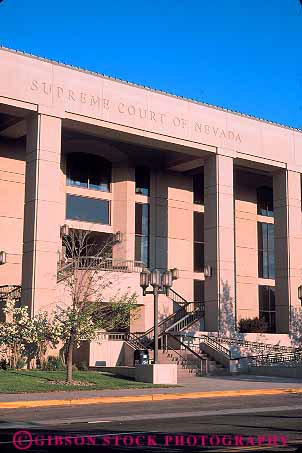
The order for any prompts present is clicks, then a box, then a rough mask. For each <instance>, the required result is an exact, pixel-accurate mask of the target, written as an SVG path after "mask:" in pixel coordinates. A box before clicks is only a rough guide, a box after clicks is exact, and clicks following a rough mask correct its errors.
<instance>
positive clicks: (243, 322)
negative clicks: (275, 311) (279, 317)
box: [238, 317, 268, 333]
mask: <svg viewBox="0 0 302 453" xmlns="http://www.w3.org/2000/svg"><path fill="white" fill-rule="evenodd" d="M238 327H239V332H241V333H248V332H258V333H265V332H268V325H267V323H266V322H265V321H264V320H263V319H261V318H260V319H259V318H257V317H256V318H242V319H240V321H239V323H238Z"/></svg>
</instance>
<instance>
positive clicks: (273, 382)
mask: <svg viewBox="0 0 302 453" xmlns="http://www.w3.org/2000/svg"><path fill="white" fill-rule="evenodd" d="M0 386H1V382H0ZM291 388H292V389H294V388H300V389H301V390H302V379H292V378H278V377H266V376H236V377H235V376H221V377H210V378H206V377H200V378H198V377H196V378H192V380H191V381H190V382H188V383H186V384H182V385H179V386H177V387H166V388H163V387H156V388H155V387H153V388H136V389H134V388H131V389H118V390H91V391H87V390H84V391H79V390H78V391H68V392H67V391H66V392H49V393H21V394H20V393H8V394H1V393H0V403H1V402H9V401H12V402H13V401H16V402H19V401H46V400H66V399H68V400H77V399H81V398H100V397H131V396H135V395H157V394H161V395H164V394H175V395H177V394H184V393H197V392H203V393H204V392H230V391H240V390H255V391H256V390H257V391H258V390H259V393H261V390H262V389H291Z"/></svg>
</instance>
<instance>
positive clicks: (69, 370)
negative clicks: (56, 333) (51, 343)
mask: <svg viewBox="0 0 302 453" xmlns="http://www.w3.org/2000/svg"><path fill="white" fill-rule="evenodd" d="M73 348H74V334H71V336H70V342H69V345H68V351H67V377H66V382H67V383H68V384H72V356H73Z"/></svg>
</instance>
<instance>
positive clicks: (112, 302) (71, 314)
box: [55, 230, 137, 383]
mask: <svg viewBox="0 0 302 453" xmlns="http://www.w3.org/2000/svg"><path fill="white" fill-rule="evenodd" d="M114 244H115V240H114V237H111V238H110V239H109V240H105V241H103V243H96V242H95V241H94V240H93V234H92V233H91V232H89V231H84V230H70V232H69V234H68V235H66V236H64V237H63V246H64V248H65V254H66V259H65V264H64V265H63V266H61V269H60V270H59V273H58V278H59V281H60V280H63V281H64V284H65V286H66V287H67V289H68V293H69V298H70V300H69V304H66V305H65V307H62V306H60V307H58V308H57V311H56V315H55V316H56V317H57V318H58V319H59V320H60V322H61V325H62V340H63V342H64V344H65V351H66V362H67V376H66V380H67V382H68V383H71V382H72V364H73V351H74V349H75V347H77V346H78V345H79V342H80V340H88V341H92V340H93V339H95V338H96V337H97V334H98V331H99V330H100V329H106V330H112V329H116V328H126V327H129V325H130V319H131V317H133V315H134V313H135V309H136V308H137V305H136V299H137V296H136V294H135V293H130V292H124V293H121V291H120V290H116V289H114V293H113V288H112V286H113V284H114V283H115V282H116V280H117V278H116V275H117V274H116V271H119V270H121V265H119V266H117V267H116V268H115V266H114V265H113V262H112V258H111V256H112V248H113V247H114ZM110 293H111V296H110Z"/></svg>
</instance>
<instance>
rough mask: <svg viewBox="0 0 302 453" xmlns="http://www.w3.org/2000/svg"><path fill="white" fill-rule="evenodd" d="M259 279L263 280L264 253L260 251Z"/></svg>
mask: <svg viewBox="0 0 302 453" xmlns="http://www.w3.org/2000/svg"><path fill="white" fill-rule="evenodd" d="M258 277H260V278H263V251H262V250H259V251H258Z"/></svg>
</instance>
